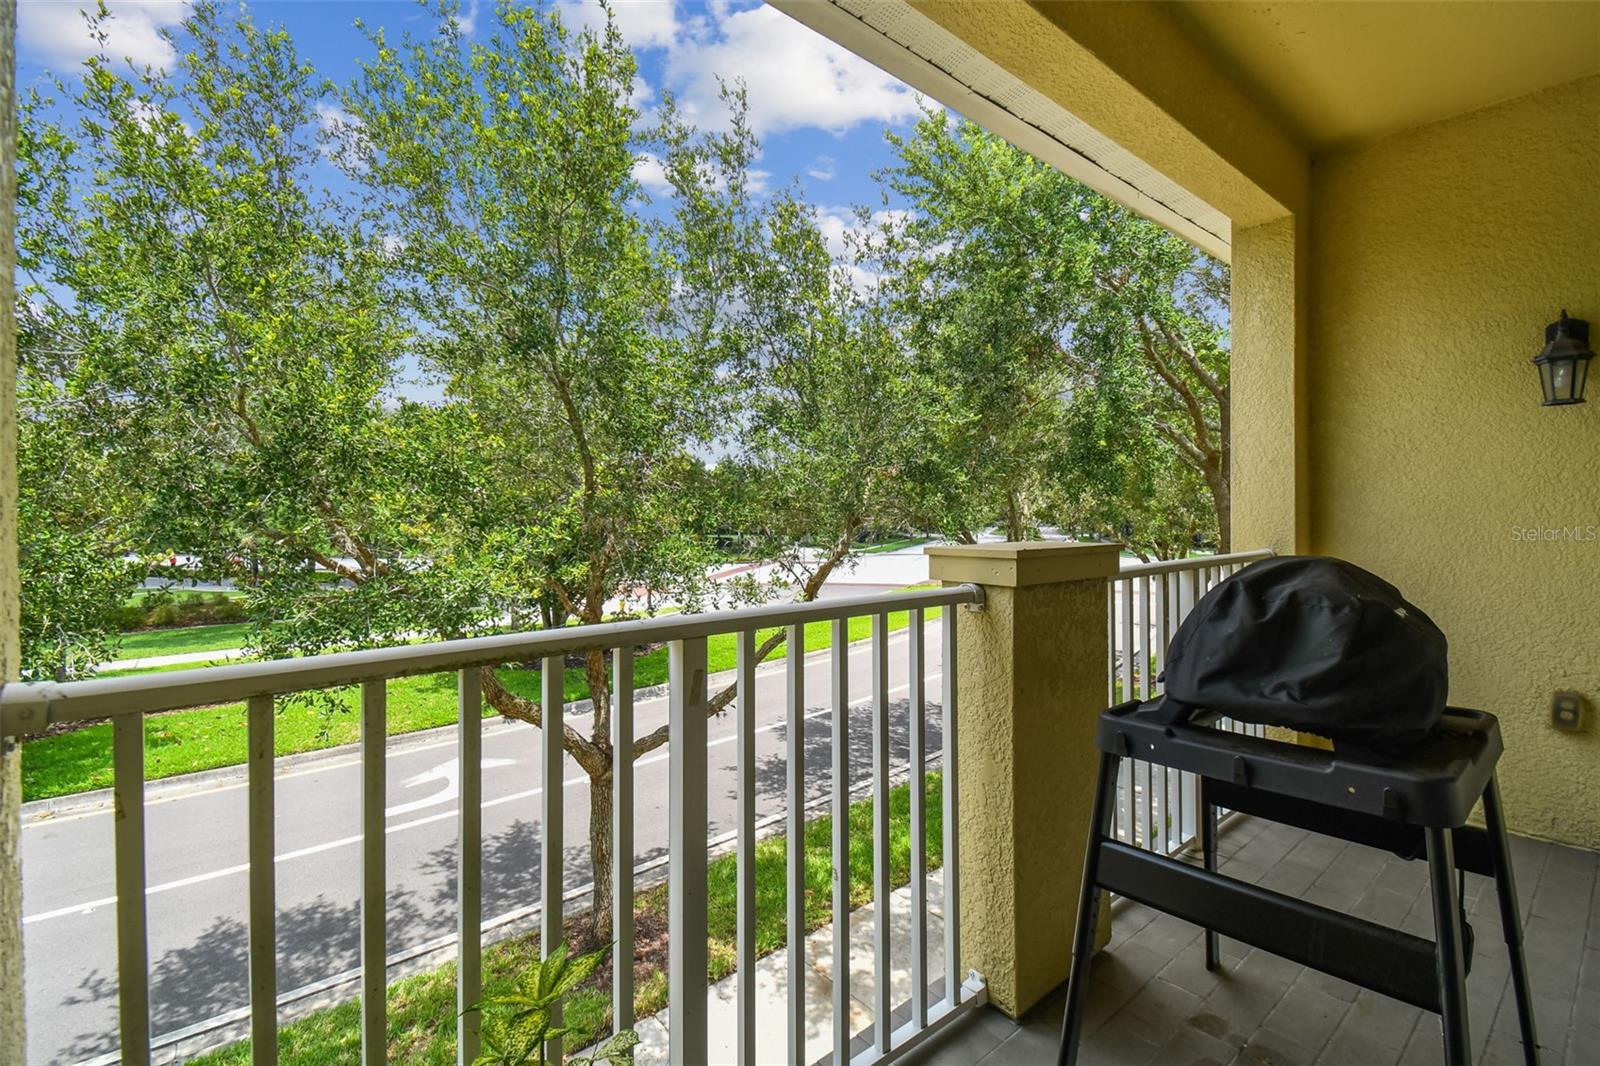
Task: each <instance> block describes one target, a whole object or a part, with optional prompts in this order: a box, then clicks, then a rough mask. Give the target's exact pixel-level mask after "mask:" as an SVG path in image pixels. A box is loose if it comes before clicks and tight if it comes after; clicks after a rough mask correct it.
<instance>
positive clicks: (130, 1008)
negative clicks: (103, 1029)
mask: <svg viewBox="0 0 1600 1066" xmlns="http://www.w3.org/2000/svg"><path fill="white" fill-rule="evenodd" d="M111 765H112V783H113V787H114V806H115V811H116V827H115V829H114V831H113V832H114V834H115V840H116V864H117V871H116V873H117V876H116V881H117V1008H118V1011H119V1012H120V1032H121V1040H122V1061H123V1062H124V1063H130V1064H135V1066H148V1064H149V1062H150V950H149V939H148V934H147V932H146V928H147V923H146V918H147V915H146V910H145V894H144V883H145V870H144V715H142V714H119V715H118V716H117V717H116V719H115V721H114V723H113V725H112V727H111Z"/></svg>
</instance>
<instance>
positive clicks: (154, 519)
mask: <svg viewBox="0 0 1600 1066" xmlns="http://www.w3.org/2000/svg"><path fill="white" fill-rule="evenodd" d="M110 17H112V16H110V15H108V14H107V13H105V12H101V13H100V14H98V15H96V16H94V17H92V18H91V19H90V24H91V27H92V28H93V29H95V30H96V31H100V32H101V33H102V39H103V31H104V28H105V26H106V20H107V19H108V18H110ZM174 44H175V45H176V46H178V52H179V58H178V61H177V64H176V66H175V67H174V69H173V70H172V71H171V72H166V71H161V70H155V69H150V68H145V69H143V70H129V71H120V70H119V64H117V63H114V62H113V61H112V60H110V59H109V58H107V57H105V56H103V55H102V56H98V57H94V58H91V59H90V60H89V61H88V62H87V63H85V65H84V67H83V69H82V70H81V72H80V76H79V78H78V79H77V80H76V82H75V83H73V84H71V85H70V86H69V85H68V84H67V83H65V82H63V83H60V84H58V87H57V88H58V91H59V92H61V93H62V94H64V95H65V97H66V99H67V105H68V106H67V107H66V109H65V113H66V115H67V116H68V117H67V118H66V119H60V120H58V119H56V118H55V117H53V115H54V111H53V108H52V106H51V104H50V102H49V101H46V100H42V99H37V98H35V99H33V100H30V101H29V102H28V104H27V106H25V108H24V113H23V123H24V127H25V129H26V130H27V134H28V137H29V139H30V141H31V142H32V143H33V145H34V149H35V150H34V152H33V158H34V160H35V161H36V163H37V166H36V168H35V174H34V176H33V178H32V180H33V181H34V182H35V183H36V185H37V191H36V193H35V194H34V195H33V196H31V197H30V198H29V200H28V201H27V202H26V203H25V204H24V212H23V217H22V237H21V244H22V247H23V249H24V253H25V255H26V256H27V257H28V258H29V259H30V260H31V265H32V266H33V267H34V270H33V272H32V275H31V279H32V282H33V283H32V285H31V286H30V289H29V294H30V298H31V299H33V300H34V301H36V302H37V303H38V305H39V306H40V307H41V308H42V312H41V316H40V322H41V324H42V325H41V332H42V333H43V332H45V330H44V328H43V327H48V335H47V336H44V337H43V338H42V340H41V343H42V344H43V345H44V346H45V347H47V348H48V349H49V350H50V351H51V353H52V359H53V364H52V375H53V380H54V381H55V382H57V383H58V384H59V387H60V390H61V392H62V394H63V395H64V396H65V397H68V398H70V399H71V401H72V403H73V404H74V410H75V419H76V427H77V431H78V432H80V433H83V434H86V435H88V436H90V437H92V438H93V440H94V441H96V442H97V444H98V447H100V448H101V449H103V452H104V456H105V463H106V474H107V476H108V477H112V478H114V479H115V482H116V483H117V484H118V485H119V486H121V487H122V488H123V489H125V491H126V492H128V493H129V494H130V495H131V496H132V497H133V498H134V499H136V500H137V501H138V506H137V507H134V508H131V509H130V511H129V514H128V519H129V521H128V537H129V541H130V546H132V547H134V548H135V549H137V550H146V551H152V552H157V553H162V554H164V553H166V552H169V551H179V552H193V553H195V554H198V555H199V556H201V557H202V559H203V560H204V565H205V566H206V567H207V569H209V570H210V571H211V572H212V573H216V574H228V575H232V576H235V577H237V578H240V579H248V580H249V581H250V582H251V585H252V596H251V603H252V613H253V617H254V620H255V622H256V636H255V638H254V642H255V643H256V645H257V646H258V648H259V649H260V650H261V651H263V652H264V653H267V654H287V653H291V652H298V651H316V650H322V649H324V648H328V647H333V646H352V645H365V644H373V643H381V642H383V641H386V640H394V639H398V638H399V637H401V636H402V635H404V634H406V633H408V632H411V631H414V630H418V629H422V630H426V631H430V632H439V633H460V632H464V631H467V630H469V629H471V628H472V627H474V626H475V625H477V624H479V623H481V621H482V620H483V614H484V608H483V605H482V602H481V598H479V597H476V596H474V595H472V594H471V592H472V591H473V590H466V591H463V590H462V589H459V588H454V587H452V586H451V583H452V582H453V581H454V580H455V577H454V575H453V574H451V573H450V572H448V571H446V570H444V569H442V568H439V567H430V566H420V565H416V563H415V560H416V559H417V558H418V557H419V556H418V553H417V550H416V548H417V545H418V543H419V538H418V537H417V536H416V535H415V534H416V528H415V525H416V523H415V521H414V508H415V506H416V500H417V498H418V492H417V489H416V484H415V478H414V475H415V474H416V473H417V472H418V471H419V470H422V471H426V470H432V469H434V468H435V466H436V464H435V463H434V462H432V461H427V460H424V459H422V458H421V457H419V456H417V455H416V454H415V451H416V448H417V447H418V444H419V442H418V440H417V439H416V438H415V437H414V436H413V435H412V434H410V433H408V432H407V431H408V429H409V428H410V427H411V426H412V425H413V424H414V423H415V422H416V421H417V419H414V418H409V417H406V416H405V414H404V411H403V410H402V411H401V412H396V411H394V410H391V406H392V404H391V400H392V394H393V389H394V386H395V383H396V376H397V358H398V355H399V354H400V352H401V351H402V350H403V340H404V327H403V323H402V322H401V321H400V320H399V319H398V318H397V317H396V316H395V315H394V314H393V313H391V312H390V311H389V309H388V307H387V305H386V292H385V289H384V287H383V284H382V282H383V279H384V276H385V274H386V272H387V270H388V269H389V264H388V257H389V253H388V251H387V250H386V249H385V248H384V247H383V245H382V243H381V241H379V240H378V239H377V238H376V237H375V236H374V235H373V234H372V233H371V231H370V228H369V227H368V226H367V225H366V224H365V222H364V220H363V219H362V218H360V217H358V216H357V215H355V214H354V213H352V212H349V211H341V210H339V209H338V206H337V205H336V204H335V203H334V202H333V201H332V199H331V198H330V197H329V196H328V194H327V193H326V191H325V190H322V189H320V188H319V187H318V186H317V184H316V183H315V180H314V178H313V172H314V170H315V168H316V167H317V166H318V165H319V163H320V161H321V159H322V153H323V151H325V150H326V145H325V143H324V139H323V138H322V136H321V132H320V131H321V127H322V122H321V119H320V117H319V113H318V107H319V104H321V103H322V102H323V99H324V96H325V94H326V92H327V86H326V85H325V83H324V82H322V81H321V80H320V79H319V78H317V76H316V75H315V73H314V71H313V70H312V68H311V67H310V65H309V64H308V63H306V62H305V61H304V60H303V59H301V58H300V56H299V55H298V54H297V52H296V51H295V48H294V46H293V43H292V42H291V41H290V39H289V37H288V35H287V34H286V33H285V32H283V31H282V30H276V29H261V28H259V27H257V26H256V25H255V24H254V23H253V22H252V21H251V20H250V19H249V18H247V17H245V16H244V15H243V14H242V13H240V12H231V13H225V12H224V10H223V9H221V8H219V7H218V6H217V5H215V4H210V3H206V4H201V5H198V6H197V7H196V8H195V9H194V10H193V11H192V12H191V13H190V15H189V17H188V18H186V19H185V21H184V22H183V24H182V26H181V27H180V29H179V30H178V32H177V34H176V35H175V40H174Z"/></svg>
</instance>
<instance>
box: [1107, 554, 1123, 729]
mask: <svg viewBox="0 0 1600 1066" xmlns="http://www.w3.org/2000/svg"><path fill="white" fill-rule="evenodd" d="M1121 584H1122V582H1120V581H1118V580H1117V579H1116V578H1112V579H1111V580H1110V581H1108V582H1106V702H1107V703H1111V704H1114V703H1117V702H1118V700H1117V595H1118V591H1117V590H1118V588H1119V586H1120V585H1121Z"/></svg>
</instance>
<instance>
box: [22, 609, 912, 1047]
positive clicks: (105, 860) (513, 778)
mask: <svg viewBox="0 0 1600 1066" xmlns="http://www.w3.org/2000/svg"><path fill="white" fill-rule="evenodd" d="M906 645H907V640H906V634H905V632H904V631H901V632H899V633H896V634H894V635H892V636H891V639H890V644H889V647H890V663H891V669H890V697H891V736H892V753H893V759H894V761H895V762H896V763H897V764H904V762H905V760H906V758H907V731H908V721H909V719H908V706H907V702H906V692H907V663H906ZM939 648H940V641H939V623H938V622H932V623H930V624H929V625H928V627H927V641H926V650H927V667H926V675H925V676H926V679H927V691H928V711H929V719H928V730H927V734H928V745H929V751H930V753H932V752H934V751H936V750H937V746H938V744H939V731H938V728H937V713H936V712H937V705H938V694H939V691H940V670H941V664H940V656H939ZM830 670H831V664H830V663H829V661H828V658H827V656H826V655H822V656H813V657H811V658H810V659H809V660H808V661H807V664H806V680H805V684H806V697H807V700H806V702H807V705H808V712H807V715H808V717H807V723H806V779H807V784H808V792H809V794H810V795H811V796H812V797H820V796H825V795H827V794H828V793H829V792H830V790H831V787H832V782H831V780H830V777H831V775H830V773H829V761H830V758H831V752H830V748H831V744H830V736H829V734H830V723H831V711H830V710H829V709H828V707H827V706H826V704H827V701H828V698H829V697H828V693H829V686H828V681H829V676H830ZM870 678H871V674H870V653H869V646H868V645H867V644H865V643H861V644H856V645H853V646H852V648H851V653H850V693H851V696H852V705H853V706H852V713H851V723H850V726H851V743H850V747H851V779H852V783H859V782H861V781H863V780H865V779H867V778H868V777H869V776H870V774H871V765H872V763H871V757H872V756H871V741H870V733H869V724H870V708H869V707H867V706H865V703H866V701H867V700H868V699H869V698H870V683H871V682H870ZM713 680H714V681H715V680H716V679H713ZM785 682H786V677H785V668H784V666H783V665H782V663H781V662H775V663H773V664H770V665H768V666H765V667H763V668H762V670H761V671H760V672H759V673H758V679H757V685H756V717H757V724H758V729H759V733H758V736H757V747H756V751H757V758H758V769H757V781H758V789H759V792H760V795H759V798H758V803H757V814H758V817H759V816H763V815H773V814H778V813H781V812H782V811H783V810H784V799H783V789H784V782H785V779H786V772H787V771H786V767H785V759H784V744H785V728H784V724H783V719H784V716H785V710H784V708H785V691H786V684H785ZM636 714H637V725H636V734H637V735H641V736H642V735H644V734H645V733H647V732H649V731H650V730H652V729H654V728H655V727H656V726H658V725H660V724H661V723H663V722H665V721H666V714H667V706H666V700H665V699H655V700H650V701H648V702H641V703H639V704H638V706H637V708H636ZM571 720H572V721H574V723H575V724H580V725H581V726H582V727H583V728H585V729H586V728H587V724H588V723H587V716H580V717H579V718H577V719H571ZM487 726H488V724H487V723H486V729H485V735H484V744H483V757H484V771H483V792H484V803H483V834H484V836H483V839H484V857H483V892H484V918H485V921H486V923H492V922H493V921H494V920H495V919H496V918H501V917H504V916H506V915H508V914H510V913H512V912H515V911H517V910H518V909H520V908H525V907H527V906H528V905H529V904H531V903H534V902H536V901H537V899H538V888H537V885H538V876H539V855H538V842H539V836H540V834H539V822H540V819H539V804H540V792H541V788H540V786H541V781H540V779H539V769H538V767H539V741H540V733H539V731H538V730H536V729H533V728H531V727H526V726H522V725H519V724H513V723H496V724H495V725H494V726H493V727H487ZM734 729H735V721H734V718H733V716H732V715H728V714H725V715H723V716H722V717H720V718H717V719H714V720H713V721H712V722H711V723H710V725H709V743H710V748H711V752H710V755H711V759H710V765H711V769H710V774H711V788H710V826H709V830H708V839H714V838H716V837H718V836H720V835H722V834H725V833H728V832H730V831H732V829H733V828H734V825H735V819H736V815H737V809H736V801H735V792H734V780H735V778H734V773H735V766H734V757H735V746H734ZM391 743H392V744H393V745H394V746H393V747H392V749H391V751H390V753H389V758H388V766H387V771H388V790H387V797H388V804H389V807H388V811H387V818H388V828H387V832H388V884H389V897H388V923H389V952H390V957H391V960H392V959H393V956H394V954H395V953H396V952H402V951H404V950H405V949H407V948H413V947H416V946H418V945H422V944H425V943H427V942H429V941H434V940H437V939H438V938H441V937H446V936H448V935H450V934H451V933H453V931H454V923H455V918H454V899H455V877H454V872H453V871H454V865H455V848H456V816H455V812H456V798H457V788H456V781H455V775H454V758H455V756H454V752H455V742H454V739H453V738H452V737H450V736H449V735H438V736H436V738H435V739H432V740H429V741H425V742H422V743H418V742H416V740H415V739H413V740H411V741H406V740H404V739H397V740H396V741H393V742H391ZM668 758H669V751H668V749H666V748H661V749H658V750H657V751H655V752H652V753H651V754H649V755H647V756H645V757H644V758H642V759H640V760H639V761H638V762H637V763H636V764H635V765H636V786H635V787H636V806H635V811H636V822H635V839H636V854H637V859H638V861H639V862H640V863H646V862H649V861H650V860H652V859H657V858H660V857H662V856H664V855H665V854H666V848H667V839H668V825H667V770H668ZM566 765H567V770H566V774H565V780H564V788H565V789H566V804H565V826H564V832H565V840H566V842H567V845H568V846H567V848H566V856H565V871H566V883H567V885H568V887H569V889H570V888H578V887H582V886H584V885H586V884H588V883H589V881H590V874H589V866H588V846H587V823H588V810H589V804H588V778H587V777H586V776H585V775H584V774H583V772H582V771H581V770H580V769H578V767H577V766H576V764H574V763H573V762H572V761H571V760H570V759H568V760H567V764H566ZM358 781H359V765H358V764H357V762H356V760H355V759H354V758H353V757H352V756H351V755H349V754H330V755H329V756H327V757H326V758H321V759H316V760H313V761H311V762H309V763H308V762H300V763H298V764H296V765H295V766H294V767H293V768H292V769H291V768H284V769H282V770H280V772H279V774H278V779H277V892H278V981H279V989H280V992H288V991H290V990H293V989H296V988H302V987H304V986H307V985H310V984H312V983H314V982H317V981H319V980H323V979H326V978H328V977H331V976H334V975H337V974H340V973H343V972H346V971H349V970H351V969H352V968H354V967H355V966H356V965H357V964H358V960H359V953H358V941H357V929H358V921H359V914H360V904H359V894H358V884H359V871H360V839H361V838H360V827H359V820H358V819H359V804H358V792H357V786H358ZM245 801H246V794H245V789H244V787H243V783H242V778H241V779H238V780H229V781H222V782H217V783H216V784H215V785H212V786H208V787H204V788H201V789H198V790H194V791H186V792H178V793H168V792H165V791H163V793H161V794H153V795H152V797H151V800H150V802H149V803H148V805H147V814H146V818H147V822H146V827H147V836H148V845H147V847H148V858H147V871H148V879H147V884H148V885H149V897H148V908H149V910H148V913H149V929H150V962H151V1001H152V1012H153V1017H154V1028H153V1031H154V1033H156V1034H157V1035H158V1036H159V1035H160V1034H163V1033H167V1032H170V1031H173V1030H177V1029H181V1028H183V1027H186V1026H191V1025H194V1024H196V1023H200V1022H203V1021H205V1020H206V1019H210V1018H214V1017H216V1016H218V1015H221V1014H224V1013H226V1012H229V1011H232V1010H236V1009H239V1008H243V1007H245V1006H247V1005H248V1002H249V994H248V987H249V986H248V947H247V929H246V893H247V884H246V875H245V869H246V868H245V861H246V839H245V824H246V821H245V815H246V808H245ZM111 823H112V819H111V815H110V814H109V813H108V812H106V811H97V812H92V813H82V814H67V815H56V816H53V817H47V818H34V819H30V820H29V821H28V822H27V824H26V826H25V828H24V832H23V845H22V850H23V862H22V869H23V874H24V879H25V881H24V887H23V904H24V917H23V925H24V950H25V952H26V966H27V973H28V1002H27V1014H28V1020H27V1022H28V1035H29V1049H28V1060H27V1061H28V1062H29V1063H30V1064H32V1063H56V1062H78V1061H82V1060H84V1059H88V1058H93V1057H95V1056H98V1055H102V1054H105V1053H108V1052H113V1051H115V1049H116V1044H117V1037H116V1033H117V998H116V997H117V978H116V940H115V907H114V905H113V903H114V899H115V889H114V886H113V869H112V859H111V856H112V826H111Z"/></svg>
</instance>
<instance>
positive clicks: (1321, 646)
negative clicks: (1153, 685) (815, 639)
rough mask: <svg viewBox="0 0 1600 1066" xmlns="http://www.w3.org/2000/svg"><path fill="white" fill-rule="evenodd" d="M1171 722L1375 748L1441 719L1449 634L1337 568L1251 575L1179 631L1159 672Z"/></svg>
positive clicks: (1384, 587)
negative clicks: (1191, 720)
mask: <svg viewBox="0 0 1600 1066" xmlns="http://www.w3.org/2000/svg"><path fill="white" fill-rule="evenodd" d="M1162 679H1163V680H1164V681H1165V682H1166V694H1165V696H1164V697H1163V700H1162V704H1161V708H1160V711H1159V712H1158V713H1159V714H1160V715H1161V716H1162V717H1163V718H1164V719H1165V720H1166V721H1169V722H1176V721H1182V720H1184V719H1187V718H1188V717H1189V716H1190V715H1192V714H1194V713H1196V712H1199V711H1212V712H1216V713H1218V714H1224V715H1227V716H1228V717H1230V718H1234V719H1237V720H1239V721H1243V722H1259V723H1262V724H1264V725H1276V726H1284V727H1287V728H1290V729H1296V730H1300V731H1301V732H1306V733H1315V734H1317V735H1319V736H1324V737H1328V738H1329V739H1331V740H1333V741H1334V742H1335V743H1344V744H1350V745H1353V746H1357V747H1363V748H1371V749H1376V750H1380V751H1394V750H1401V749H1404V748H1406V747H1408V746H1410V745H1412V744H1415V743H1417V742H1418V741H1420V740H1422V739H1423V738H1424V737H1425V736H1427V734H1428V733H1429V731H1430V730H1432V728H1433V726H1434V723H1436V722H1437V721H1438V720H1439V716H1440V714H1442V713H1443V712H1444V706H1445V696H1446V692H1447V689H1448V684H1449V681H1448V679H1449V668H1448V665H1447V658H1446V647H1445V638H1444V634H1443V633H1441V632H1440V631H1439V627H1438V626H1436V625H1434V624H1433V621H1432V620H1431V619H1429V618H1428V616H1427V615H1425V614H1423V613H1422V612H1421V611H1420V610H1418V609H1417V608H1416V607H1415V606H1413V605H1412V604H1410V603H1408V602H1407V601H1406V599H1405V597H1404V596H1401V595H1400V592H1399V590H1398V589H1396V588H1395V587H1394V586H1393V585H1391V584H1389V583H1388V582H1387V581H1384V580H1383V579H1382V578H1380V577H1378V576H1377V575H1375V574H1371V573H1368V572H1367V571H1365V570H1363V569H1361V568H1360V567H1359V566H1354V565H1352V564H1350V563H1347V562H1345V561H1343V560H1342V559H1330V558H1323V557H1317V556H1284V557H1282V558H1277V559H1266V560H1263V561H1262V562H1259V563H1255V564H1253V565H1251V566H1247V567H1245V568H1244V569H1243V570H1240V571H1239V572H1238V573H1237V574H1234V575H1233V576H1231V577H1229V578H1227V579H1226V580H1224V581H1223V582H1221V583H1220V584H1218V585H1217V586H1216V587H1215V588H1213V589H1212V590H1211V591H1210V592H1208V593H1206V595H1205V596H1204V597H1203V598H1202V599H1201V600H1200V602H1199V603H1198V604H1196V605H1195V608H1194V610H1193V611H1192V612H1190V614H1189V617H1188V618H1187V619H1185V620H1184V623H1183V625H1182V626H1180V627H1179V629H1178V632H1177V634H1176V635H1175V636H1174V637H1173V638H1172V644H1171V647H1170V648H1169V649H1168V651H1167V662H1166V669H1165V671H1164V672H1163V674H1162Z"/></svg>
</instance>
